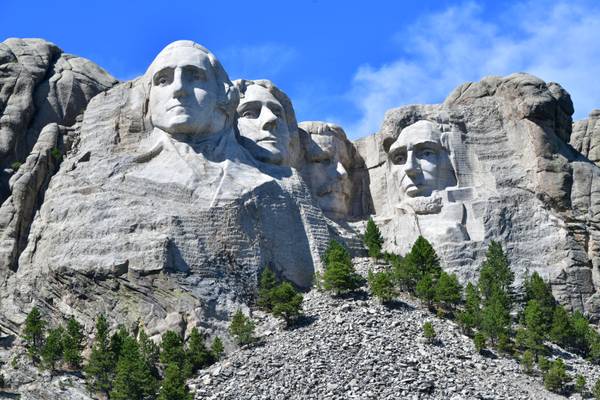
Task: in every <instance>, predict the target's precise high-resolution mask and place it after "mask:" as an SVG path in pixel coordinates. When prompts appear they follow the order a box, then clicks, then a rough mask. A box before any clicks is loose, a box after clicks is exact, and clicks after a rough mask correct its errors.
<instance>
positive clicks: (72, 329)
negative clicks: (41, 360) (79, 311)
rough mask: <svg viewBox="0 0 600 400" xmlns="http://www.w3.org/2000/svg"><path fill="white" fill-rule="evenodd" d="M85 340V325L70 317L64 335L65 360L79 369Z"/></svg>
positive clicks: (70, 365) (72, 366)
mask: <svg viewBox="0 0 600 400" xmlns="http://www.w3.org/2000/svg"><path fill="white" fill-rule="evenodd" d="M83 340H84V337H83V327H82V326H81V324H80V323H79V322H77V320H75V318H73V317H71V318H69V321H68V322H67V330H66V332H65V334H64V336H63V351H64V359H65V362H66V363H67V364H68V365H69V367H71V368H74V369H77V368H79V367H80V366H81V351H82V350H83Z"/></svg>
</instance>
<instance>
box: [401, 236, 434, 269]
mask: <svg viewBox="0 0 600 400" xmlns="http://www.w3.org/2000/svg"><path fill="white" fill-rule="evenodd" d="M404 261H405V263H407V264H409V265H413V266H414V267H415V268H416V269H417V270H418V271H419V274H420V276H423V275H425V274H427V273H429V274H431V276H432V277H433V279H434V280H436V279H437V278H438V277H439V275H440V273H441V272H442V268H441V267H440V259H439V258H438V256H437V253H436V252H435V250H434V249H433V246H431V243H429V241H428V240H427V239H425V238H424V237H423V236H419V237H418V238H417V240H416V241H415V243H414V244H413V246H412V247H411V249H410V252H409V253H408V254H407V255H406V257H404Z"/></svg>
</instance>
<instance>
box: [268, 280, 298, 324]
mask: <svg viewBox="0 0 600 400" xmlns="http://www.w3.org/2000/svg"><path fill="white" fill-rule="evenodd" d="M270 297H271V302H272V304H273V315H274V316H276V317H281V318H283V320H284V321H285V323H286V325H287V326H289V325H290V324H292V323H293V322H294V321H295V320H296V318H298V317H299V316H300V315H301V314H302V301H303V300H304V297H303V296H302V295H301V294H300V293H298V291H297V290H296V289H294V286H292V284H291V283H289V282H284V283H282V284H280V285H278V286H277V287H275V288H274V289H272V290H271V296H270Z"/></svg>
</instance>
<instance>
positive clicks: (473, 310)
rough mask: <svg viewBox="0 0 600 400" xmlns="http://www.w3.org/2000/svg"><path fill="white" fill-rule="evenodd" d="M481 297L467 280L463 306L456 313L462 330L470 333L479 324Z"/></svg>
mask: <svg viewBox="0 0 600 400" xmlns="http://www.w3.org/2000/svg"><path fill="white" fill-rule="evenodd" d="M480 304H481V299H480V298H479V290H478V289H477V288H476V287H475V286H474V285H473V284H472V283H471V282H469V283H468V284H467V287H466V288H465V308H464V310H463V311H460V312H459V313H458V317H457V319H458V323H459V324H460V326H461V327H462V329H463V331H464V332H466V333H470V332H471V330H473V329H474V328H478V327H479V326H480V324H481V307H480Z"/></svg>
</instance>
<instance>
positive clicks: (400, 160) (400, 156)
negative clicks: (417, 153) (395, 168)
mask: <svg viewBox="0 0 600 400" xmlns="http://www.w3.org/2000/svg"><path fill="white" fill-rule="evenodd" d="M392 163H394V164H397V165H402V164H406V154H405V153H404V152H397V153H395V154H393V155H392Z"/></svg>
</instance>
